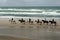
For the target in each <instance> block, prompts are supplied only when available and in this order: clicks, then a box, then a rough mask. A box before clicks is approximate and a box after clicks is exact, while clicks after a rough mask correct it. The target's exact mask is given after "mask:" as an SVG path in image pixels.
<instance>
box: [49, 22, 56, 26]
mask: <svg viewBox="0 0 60 40" xmlns="http://www.w3.org/2000/svg"><path fill="white" fill-rule="evenodd" d="M49 22H50V23H51V24H55V26H56V24H57V22H56V21H49Z"/></svg>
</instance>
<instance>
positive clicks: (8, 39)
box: [0, 36, 31, 40]
mask: <svg viewBox="0 0 60 40" xmlns="http://www.w3.org/2000/svg"><path fill="white" fill-rule="evenodd" d="M0 40H31V39H28V38H16V37H11V36H0Z"/></svg>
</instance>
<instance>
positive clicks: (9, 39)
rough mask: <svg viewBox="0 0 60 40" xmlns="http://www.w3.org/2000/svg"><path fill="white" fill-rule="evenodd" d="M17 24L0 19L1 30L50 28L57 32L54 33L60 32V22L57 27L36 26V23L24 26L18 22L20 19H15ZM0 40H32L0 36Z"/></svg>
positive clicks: (59, 21)
mask: <svg viewBox="0 0 60 40" xmlns="http://www.w3.org/2000/svg"><path fill="white" fill-rule="evenodd" d="M15 21H16V24H13V23H11V22H9V18H0V29H3V28H4V29H5V28H40V29H41V28H47V29H49V27H54V28H55V30H54V31H59V32H60V20H58V21H57V26H51V25H50V24H49V25H46V24H42V25H40V24H36V23H35V22H34V24H29V23H26V24H22V23H20V22H18V19H15ZM0 40H31V39H29V38H16V37H11V36H0Z"/></svg>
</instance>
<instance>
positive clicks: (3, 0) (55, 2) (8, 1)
mask: <svg viewBox="0 0 60 40" xmlns="http://www.w3.org/2000/svg"><path fill="white" fill-rule="evenodd" d="M1 6H3V7H4V6H9V7H10V6H12V7H15V6H17V7H20V6H60V0H0V7H1Z"/></svg>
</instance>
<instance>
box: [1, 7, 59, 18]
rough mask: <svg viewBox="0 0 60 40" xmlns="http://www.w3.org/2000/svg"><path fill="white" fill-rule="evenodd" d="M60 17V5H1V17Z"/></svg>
mask: <svg viewBox="0 0 60 40" xmlns="http://www.w3.org/2000/svg"><path fill="white" fill-rule="evenodd" d="M12 17H13V18H20V17H39V18H41V17H42V18H60V7H56V6H55V7H0V18H12Z"/></svg>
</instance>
